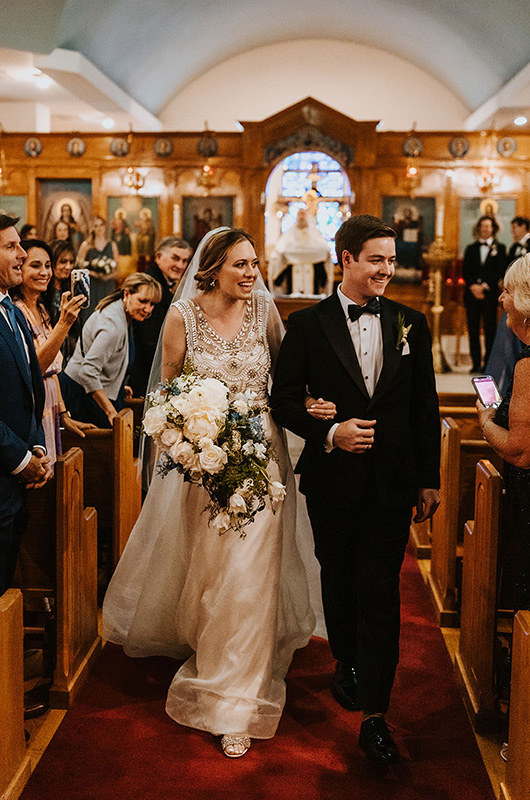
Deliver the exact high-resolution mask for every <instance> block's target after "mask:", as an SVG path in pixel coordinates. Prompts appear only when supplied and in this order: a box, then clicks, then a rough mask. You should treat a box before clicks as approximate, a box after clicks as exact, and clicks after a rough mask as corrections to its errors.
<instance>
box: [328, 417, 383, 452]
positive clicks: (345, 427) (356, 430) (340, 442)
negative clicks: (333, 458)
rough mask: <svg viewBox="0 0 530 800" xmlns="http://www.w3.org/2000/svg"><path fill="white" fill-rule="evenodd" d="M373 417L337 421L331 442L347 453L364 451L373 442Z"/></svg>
mask: <svg viewBox="0 0 530 800" xmlns="http://www.w3.org/2000/svg"><path fill="white" fill-rule="evenodd" d="M376 422H377V420H375V419H354V418H352V419H347V420H346V422H341V423H339V425H338V427H337V430H336V431H335V434H334V436H333V444H334V445H335V447H340V449H341V450H347V452H348V453H366V451H367V450H370V448H371V447H372V445H373V443H374V425H375V424H376Z"/></svg>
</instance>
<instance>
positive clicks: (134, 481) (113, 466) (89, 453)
mask: <svg viewBox="0 0 530 800" xmlns="http://www.w3.org/2000/svg"><path fill="white" fill-rule="evenodd" d="M61 433H62V442H63V449H64V450H66V449H67V448H68V447H79V448H81V450H82V451H83V455H84V490H85V502H86V503H87V504H88V505H90V506H94V508H95V509H96V511H97V512H98V527H100V528H109V529H110V530H111V532H112V552H111V554H110V557H111V562H112V564H111V566H112V568H114V567H116V564H117V563H118V561H119V559H120V556H121V554H122V552H123V548H124V547H125V545H126V543H127V539H128V538H129V534H130V532H131V530H132V528H133V526H134V523H135V522H136V520H137V518H138V514H139V513H140V508H141V505H142V493H141V483H140V478H139V475H138V460H137V459H135V458H134V456H133V436H134V414H133V412H132V411H131V409H130V408H124V409H123V410H122V411H120V413H119V414H117V415H116V417H115V418H114V422H113V426H112V429H110V428H109V429H106V428H96V429H95V430H88V431H86V438H84V439H82V438H80V437H79V436H76V434H74V433H70V432H69V431H62V432H61Z"/></svg>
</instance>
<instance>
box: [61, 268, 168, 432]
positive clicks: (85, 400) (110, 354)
mask: <svg viewBox="0 0 530 800" xmlns="http://www.w3.org/2000/svg"><path fill="white" fill-rule="evenodd" d="M161 296H162V290H161V288H160V284H159V283H158V281H156V280H155V279H154V278H152V277H151V275H147V274H145V273H140V272H134V273H133V274H132V275H129V276H128V277H127V278H126V279H125V280H124V282H123V284H122V286H121V289H119V290H118V291H116V292H113V293H112V294H110V295H108V296H107V297H105V298H103V300H101V301H100V302H99V303H98V305H97V306H96V309H95V312H94V313H93V314H92V315H91V316H90V317H89V319H88V320H87V322H86V323H85V325H84V327H83V330H82V332H81V336H80V337H79V339H78V342H77V345H76V349H75V351H74V354H73V356H72V358H71V359H70V361H69V362H68V365H67V367H66V369H65V371H64V373H63V374H62V376H61V388H62V391H63V398H64V401H65V404H66V407H67V409H68V411H69V412H70V413H71V414H72V416H73V417H75V418H76V419H78V420H81V421H82V422H93V423H94V424H95V425H97V426H98V428H109V427H111V426H112V420H113V419H114V417H115V416H116V414H117V413H118V411H121V409H122V408H123V406H124V402H125V398H126V397H128V396H131V395H132V393H131V390H130V389H129V387H128V386H126V383H125V382H126V378H127V375H128V373H129V369H130V365H131V364H132V362H133V360H134V343H133V336H132V331H131V327H130V322H131V320H133V319H134V320H136V321H137V322H141V321H142V320H145V319H147V318H148V317H149V316H150V315H151V312H152V310H153V308H154V306H155V304H156V303H158V302H160V298H161Z"/></svg>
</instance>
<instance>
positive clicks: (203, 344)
mask: <svg viewBox="0 0 530 800" xmlns="http://www.w3.org/2000/svg"><path fill="white" fill-rule="evenodd" d="M175 305H176V306H177V308H178V310H179V311H180V313H181V314H182V316H183V318H184V324H185V326H186V360H185V366H191V367H192V369H193V370H195V372H197V373H198V374H199V375H201V376H202V377H205V378H217V379H218V380H220V381H223V382H224V383H226V385H227V386H228V389H229V391H230V394H231V395H234V394H237V393H238V392H244V391H246V390H248V389H251V390H252V391H253V392H254V393H255V394H256V399H257V401H258V402H262V403H267V402H268V399H269V396H268V386H267V382H268V375H269V373H270V367H271V357H270V352H269V345H268V342H267V317H268V313H269V299H268V297H267V295H266V293H265V292H261V291H258V292H255V293H254V294H253V295H252V299H250V300H248V302H247V309H246V312H245V316H244V318H243V323H242V325H241V328H240V329H239V331H238V333H237V334H236V336H235V337H234V338H233V339H230V340H227V339H223V337H222V336H220V335H219V334H218V333H217V332H216V331H215V330H214V328H213V327H212V326H211V325H210V323H209V322H208V320H207V318H206V316H205V315H204V314H203V312H202V311H201V309H200V308H199V307H198V306H197V304H196V303H195V302H194V301H193V300H191V299H189V300H178V301H177V302H176V303H175Z"/></svg>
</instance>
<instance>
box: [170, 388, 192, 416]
mask: <svg viewBox="0 0 530 800" xmlns="http://www.w3.org/2000/svg"><path fill="white" fill-rule="evenodd" d="M168 402H169V404H170V405H171V406H172V407H173V408H174V409H175V411H178V413H179V414H182V416H183V417H185V416H186V413H187V410H188V401H187V399H186V397H185V396H184V395H182V394H174V395H173V396H172V397H170V398H169V401H168Z"/></svg>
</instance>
